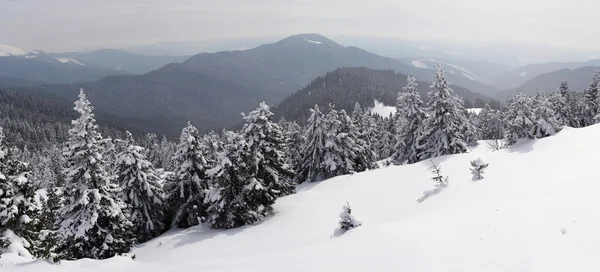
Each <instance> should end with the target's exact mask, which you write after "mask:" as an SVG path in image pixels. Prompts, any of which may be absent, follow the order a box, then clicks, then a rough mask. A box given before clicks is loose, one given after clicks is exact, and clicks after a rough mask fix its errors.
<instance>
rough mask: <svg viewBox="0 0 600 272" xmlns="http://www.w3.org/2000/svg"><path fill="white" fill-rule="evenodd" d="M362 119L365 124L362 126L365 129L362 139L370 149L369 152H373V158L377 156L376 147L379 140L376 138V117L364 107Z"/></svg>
mask: <svg viewBox="0 0 600 272" xmlns="http://www.w3.org/2000/svg"><path fill="white" fill-rule="evenodd" d="M363 120H365V121H363V122H364V123H365V124H366V126H365V127H364V129H365V130H364V131H363V133H362V134H363V135H362V136H363V137H362V139H363V140H364V141H365V144H367V147H368V148H369V149H370V150H371V152H373V154H375V155H374V156H375V158H379V156H380V154H379V152H378V151H379V150H378V149H377V142H378V141H380V138H378V136H379V135H378V132H377V130H378V129H379V127H378V126H377V119H376V118H375V116H374V115H373V114H372V113H371V112H370V111H369V109H365V111H364V114H363Z"/></svg>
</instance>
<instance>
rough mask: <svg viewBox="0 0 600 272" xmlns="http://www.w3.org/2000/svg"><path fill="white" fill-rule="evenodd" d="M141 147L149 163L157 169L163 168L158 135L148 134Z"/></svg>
mask: <svg viewBox="0 0 600 272" xmlns="http://www.w3.org/2000/svg"><path fill="white" fill-rule="evenodd" d="M125 137H127V135H126V136H125ZM140 146H141V147H143V148H144V151H145V153H146V154H145V156H146V159H147V160H148V161H149V162H151V163H152V164H153V165H155V166H156V167H157V168H162V167H163V166H162V161H160V143H159V142H158V135H156V133H147V134H146V135H145V136H144V139H143V141H142V144H141V145H140ZM117 159H118V158H117Z"/></svg>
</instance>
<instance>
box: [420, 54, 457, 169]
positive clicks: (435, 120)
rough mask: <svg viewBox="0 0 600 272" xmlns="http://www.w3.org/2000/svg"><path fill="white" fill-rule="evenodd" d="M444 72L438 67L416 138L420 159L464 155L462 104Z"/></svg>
mask: <svg viewBox="0 0 600 272" xmlns="http://www.w3.org/2000/svg"><path fill="white" fill-rule="evenodd" d="M445 73H446V72H445V71H444V68H442V67H441V66H438V67H437V70H436V81H435V82H434V83H433V84H432V85H431V88H432V89H433V90H432V91H431V92H429V101H428V102H427V106H428V111H427V113H428V116H427V119H425V121H424V123H423V126H422V127H421V130H420V131H419V137H418V138H417V149H420V150H421V151H420V154H419V159H421V160H423V159H428V158H434V157H438V156H442V155H450V154H457V153H465V152H467V144H466V142H465V135H464V126H465V123H466V122H468V120H467V118H466V117H465V115H464V112H465V109H464V107H463V101H462V100H461V99H459V98H458V97H456V96H455V95H453V91H452V89H451V88H450V87H449V86H448V82H446V75H445Z"/></svg>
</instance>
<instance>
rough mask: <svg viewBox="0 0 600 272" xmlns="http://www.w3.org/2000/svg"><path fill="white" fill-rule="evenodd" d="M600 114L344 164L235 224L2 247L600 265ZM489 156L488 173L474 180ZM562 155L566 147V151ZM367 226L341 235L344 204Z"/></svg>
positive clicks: (235, 263)
mask: <svg viewBox="0 0 600 272" xmlns="http://www.w3.org/2000/svg"><path fill="white" fill-rule="evenodd" d="M598 135H600V126H599V125H595V126H590V127H587V128H581V129H571V128H565V129H563V130H562V131H561V132H559V133H558V134H556V135H554V136H551V137H548V138H544V139H538V140H520V141H519V142H518V143H516V144H515V145H513V146H512V147H510V148H507V149H503V150H500V151H491V150H490V149H489V148H487V147H486V144H485V143H484V142H480V145H479V146H478V147H477V148H475V149H473V150H471V152H470V153H465V154H459V155H450V156H442V157H439V158H436V159H434V160H433V162H434V163H436V164H438V165H439V166H440V167H441V172H442V174H443V175H444V176H448V177H449V184H448V186H447V188H445V189H444V191H443V192H441V193H439V194H437V195H434V196H431V197H430V198H428V199H427V200H426V201H424V202H422V203H417V202H416V201H415V200H416V199H417V198H418V197H419V196H421V195H422V193H423V191H426V190H428V189H430V188H432V186H433V182H432V181H431V179H430V178H431V173H430V164H431V162H429V161H425V162H420V163H416V164H411V165H405V166H390V167H384V168H381V169H378V170H371V171H366V172H362V173H356V174H353V175H345V176H339V177H335V178H332V179H328V180H325V181H322V182H320V183H313V184H309V185H305V186H301V187H299V188H298V192H297V193H296V194H294V195H290V196H286V197H283V198H280V199H279V200H277V203H276V204H275V206H274V209H275V210H276V215H275V216H273V217H272V218H270V219H269V220H267V221H265V222H263V223H260V224H256V225H252V226H247V227H242V228H237V229H231V230H220V231H217V230H210V229H208V228H206V227H202V226H197V227H191V228H188V229H185V230H173V231H170V232H167V233H166V234H164V235H162V236H160V237H158V238H155V239H153V240H150V241H149V242H146V243H144V244H141V245H139V246H137V248H135V249H133V250H132V252H131V254H130V255H135V256H136V258H135V260H131V258H129V257H125V256H122V257H113V258H110V259H107V260H102V261H97V260H89V259H83V260H79V261H63V262H62V263H61V264H60V265H53V264H48V263H46V262H43V261H33V262H32V261H31V260H28V259H26V258H22V257H19V256H15V255H12V254H4V255H3V256H2V259H0V267H2V268H3V269H6V271H27V272H29V271H42V270H43V271H60V272H70V271H81V270H86V271H108V270H110V271H115V272H116V271H190V270H198V271H398V269H401V270H404V271H478V272H479V271H591V270H593V269H594V268H596V267H598V266H600V260H599V259H598V258H597V257H598V256H599V255H600V237H599V236H598V235H596V233H597V232H598V229H599V228H600V217H599V216H596V215H595V214H597V212H596V207H597V205H599V204H600V202H599V200H598V198H597V197H596V196H597V195H598V194H599V193H600V192H599V191H598V190H600V187H598V184H597V183H598V182H597V181H598V180H599V179H600V171H598V162H597V161H596V160H595V159H593V158H595V157H596V154H598V153H599V152H600V146H599V145H598V144H597V138H598ZM478 158H481V159H482V160H484V161H485V162H486V163H489V167H488V168H487V169H486V172H485V178H484V179H482V180H479V181H477V182H473V181H472V174H471V171H470V170H469V168H470V162H471V161H473V160H476V159H478ZM563 158H569V159H568V160H564V159H563ZM347 202H350V203H352V214H355V213H356V214H357V215H359V217H360V220H361V222H362V226H361V227H359V228H356V229H352V230H350V231H348V232H346V233H344V234H343V235H342V236H339V237H332V236H331V233H332V232H333V231H334V230H335V229H336V228H337V227H338V221H339V214H340V206H342V205H344V204H345V203H347Z"/></svg>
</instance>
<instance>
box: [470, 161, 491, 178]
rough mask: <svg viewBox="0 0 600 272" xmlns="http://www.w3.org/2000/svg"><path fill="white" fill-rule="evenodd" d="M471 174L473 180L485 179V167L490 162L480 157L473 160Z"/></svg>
mask: <svg viewBox="0 0 600 272" xmlns="http://www.w3.org/2000/svg"><path fill="white" fill-rule="evenodd" d="M471 166H472V167H473V168H471V174H473V178H472V180H473V181H477V180H481V179H483V173H484V171H485V169H486V168H487V167H488V166H489V163H484V162H483V161H482V160H481V159H480V158H477V159H476V160H474V161H471Z"/></svg>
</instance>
